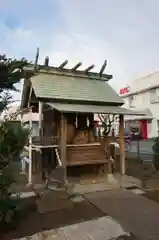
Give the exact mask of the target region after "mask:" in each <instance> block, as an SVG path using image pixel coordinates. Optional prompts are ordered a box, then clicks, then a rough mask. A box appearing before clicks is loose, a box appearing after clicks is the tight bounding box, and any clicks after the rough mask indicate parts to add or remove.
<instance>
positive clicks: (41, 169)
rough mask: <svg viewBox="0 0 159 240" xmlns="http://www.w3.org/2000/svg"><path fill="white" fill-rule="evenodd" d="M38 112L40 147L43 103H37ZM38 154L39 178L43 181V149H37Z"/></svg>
mask: <svg viewBox="0 0 159 240" xmlns="http://www.w3.org/2000/svg"><path fill="white" fill-rule="evenodd" d="M38 109H39V111H38V119H39V126H38V130H39V139H40V145H42V138H43V135H42V132H43V131H42V117H43V103H42V102H41V101H39V108H38ZM39 150H40V151H39V154H40V161H39V163H40V164H39V165H40V175H41V178H42V179H43V180H45V169H44V162H43V160H44V159H43V154H42V153H43V152H42V151H43V149H42V148H40V149H39Z"/></svg>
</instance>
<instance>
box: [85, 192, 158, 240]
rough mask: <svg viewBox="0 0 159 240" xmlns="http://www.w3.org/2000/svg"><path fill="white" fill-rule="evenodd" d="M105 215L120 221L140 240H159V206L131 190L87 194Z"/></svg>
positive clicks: (90, 200)
mask: <svg viewBox="0 0 159 240" xmlns="http://www.w3.org/2000/svg"><path fill="white" fill-rule="evenodd" d="M85 197H86V198H87V199H88V201H89V202H91V203H92V204H93V205H95V206H96V207H98V208H99V209H100V210H101V211H102V212H103V213H105V214H106V215H109V216H111V217H112V218H113V219H116V220H117V221H119V223H120V224H122V226H123V227H124V229H125V230H126V231H128V232H132V233H134V234H135V236H137V237H138V238H137V239H139V240H148V239H152V240H159V226H158V223H159V204H158V203H156V202H153V201H151V200H149V199H147V198H145V197H143V196H141V195H137V194H135V193H133V192H131V191H129V190H117V189H116V190H110V191H104V192H98V194H95V193H89V194H85Z"/></svg>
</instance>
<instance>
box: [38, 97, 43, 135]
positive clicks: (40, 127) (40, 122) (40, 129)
mask: <svg viewBox="0 0 159 240" xmlns="http://www.w3.org/2000/svg"><path fill="white" fill-rule="evenodd" d="M42 116H43V103H42V102H40V101H39V136H40V138H42Z"/></svg>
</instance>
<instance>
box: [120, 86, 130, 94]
mask: <svg viewBox="0 0 159 240" xmlns="http://www.w3.org/2000/svg"><path fill="white" fill-rule="evenodd" d="M129 91H130V88H129V87H124V88H121V89H120V94H125V93H128V92H129Z"/></svg>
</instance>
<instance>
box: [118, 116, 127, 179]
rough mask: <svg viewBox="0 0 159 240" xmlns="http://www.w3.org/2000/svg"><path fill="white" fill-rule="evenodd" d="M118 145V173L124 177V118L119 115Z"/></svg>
mask: <svg viewBox="0 0 159 240" xmlns="http://www.w3.org/2000/svg"><path fill="white" fill-rule="evenodd" d="M119 145H120V171H121V174H122V175H125V172H126V167H125V142H124V116H123V115H119Z"/></svg>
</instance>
